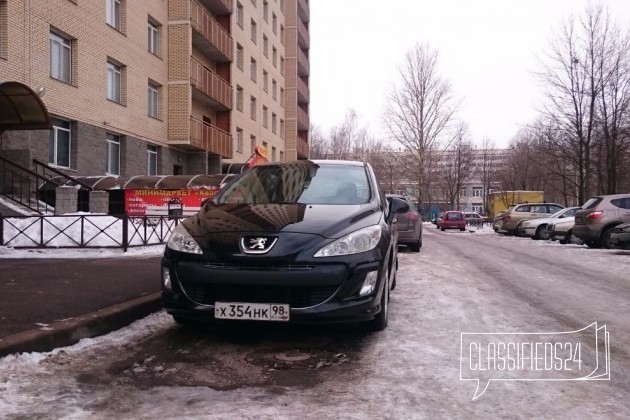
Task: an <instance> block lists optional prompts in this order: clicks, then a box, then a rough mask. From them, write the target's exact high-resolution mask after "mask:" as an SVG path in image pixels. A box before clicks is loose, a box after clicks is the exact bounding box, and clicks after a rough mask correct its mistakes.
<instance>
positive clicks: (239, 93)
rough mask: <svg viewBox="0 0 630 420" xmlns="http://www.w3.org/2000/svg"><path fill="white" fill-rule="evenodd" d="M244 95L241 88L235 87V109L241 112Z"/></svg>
mask: <svg viewBox="0 0 630 420" xmlns="http://www.w3.org/2000/svg"><path fill="white" fill-rule="evenodd" d="M244 95H245V93H244V91H243V88H242V87H241V86H238V85H237V86H236V109H237V110H238V111H241V112H243V97H244Z"/></svg>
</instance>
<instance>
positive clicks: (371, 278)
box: [359, 271, 378, 296]
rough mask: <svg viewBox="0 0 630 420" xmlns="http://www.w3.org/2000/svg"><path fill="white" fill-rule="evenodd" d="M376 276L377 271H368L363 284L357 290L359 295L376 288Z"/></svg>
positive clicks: (368, 292) (367, 293) (366, 293)
mask: <svg viewBox="0 0 630 420" xmlns="http://www.w3.org/2000/svg"><path fill="white" fill-rule="evenodd" d="M377 278H378V271H370V272H369V273H367V275H366V276H365V280H363V286H361V290H360V291H359V296H365V295H369V294H370V293H372V292H373V291H374V289H375V288H376V279H377Z"/></svg>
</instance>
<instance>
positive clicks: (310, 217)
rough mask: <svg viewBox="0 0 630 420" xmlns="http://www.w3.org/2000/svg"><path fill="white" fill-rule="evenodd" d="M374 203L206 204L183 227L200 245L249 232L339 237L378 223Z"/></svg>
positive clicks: (234, 238) (378, 215)
mask: <svg viewBox="0 0 630 420" xmlns="http://www.w3.org/2000/svg"><path fill="white" fill-rule="evenodd" d="M380 218H381V212H380V211H379V208H378V206H377V204H375V203H368V204H360V205H319V204H256V205H246V204H235V205H230V204H223V205H215V204H214V203H208V204H207V205H206V206H204V207H203V208H202V209H201V210H200V211H199V213H197V214H196V215H194V216H191V217H189V218H188V219H186V220H184V222H183V223H184V226H185V227H186V229H187V230H188V232H189V233H190V234H191V235H192V236H193V237H194V238H195V240H197V241H198V242H199V243H200V245H202V244H203V243H204V242H207V240H208V238H211V237H218V236H220V237H223V238H224V239H227V238H229V237H233V238H232V239H233V240H238V238H240V237H241V235H245V234H252V235H261V234H302V235H316V236H319V237H321V238H332V239H334V238H339V237H341V236H343V235H345V234H346V233H349V232H352V231H355V230H358V229H361V228H363V227H366V226H370V225H375V224H377V223H379V221H380Z"/></svg>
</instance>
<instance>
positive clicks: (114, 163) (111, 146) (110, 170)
mask: <svg viewBox="0 0 630 420" xmlns="http://www.w3.org/2000/svg"><path fill="white" fill-rule="evenodd" d="M105 139H106V143H107V164H106V165H107V167H106V168H105V173H106V174H107V175H120V136H115V135H113V134H109V133H108V134H107V135H106V137H105Z"/></svg>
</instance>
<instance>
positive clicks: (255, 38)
mask: <svg viewBox="0 0 630 420" xmlns="http://www.w3.org/2000/svg"><path fill="white" fill-rule="evenodd" d="M250 25H251V31H252V37H251V39H252V42H253V43H254V44H257V43H258V34H257V32H258V25H257V24H256V21H255V20H254V19H252V20H251V22H250Z"/></svg>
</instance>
